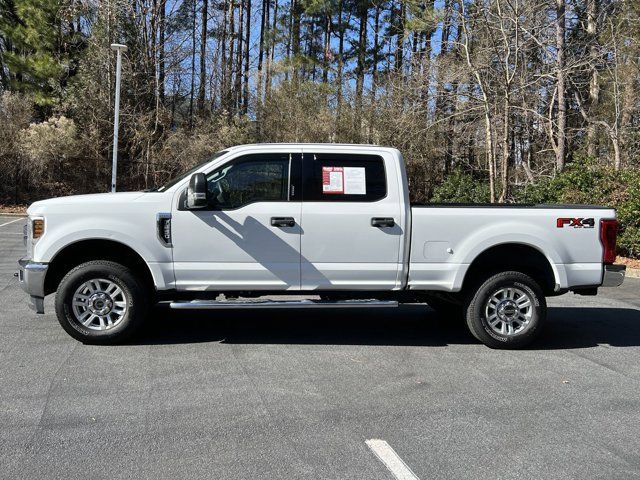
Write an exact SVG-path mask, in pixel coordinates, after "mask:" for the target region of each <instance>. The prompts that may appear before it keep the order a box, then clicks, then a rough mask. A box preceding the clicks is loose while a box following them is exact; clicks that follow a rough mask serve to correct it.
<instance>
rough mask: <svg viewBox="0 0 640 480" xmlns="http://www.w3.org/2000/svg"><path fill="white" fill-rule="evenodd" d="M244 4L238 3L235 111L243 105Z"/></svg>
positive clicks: (242, 1) (234, 89)
mask: <svg viewBox="0 0 640 480" xmlns="http://www.w3.org/2000/svg"><path fill="white" fill-rule="evenodd" d="M244 4H245V1H244V0H241V1H240V3H239V4H238V10H239V12H238V35H237V39H236V45H237V47H236V50H237V51H236V67H235V70H236V81H235V84H234V88H233V109H234V113H237V112H239V111H240V105H242V61H243V60H244V50H243V48H244V45H243V42H244V32H243V30H244Z"/></svg>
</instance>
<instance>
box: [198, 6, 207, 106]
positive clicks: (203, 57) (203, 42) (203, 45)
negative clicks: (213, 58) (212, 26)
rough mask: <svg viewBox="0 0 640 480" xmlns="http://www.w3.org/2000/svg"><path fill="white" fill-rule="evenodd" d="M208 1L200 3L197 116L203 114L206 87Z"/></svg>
mask: <svg viewBox="0 0 640 480" xmlns="http://www.w3.org/2000/svg"><path fill="white" fill-rule="evenodd" d="M208 7H209V0H204V1H203V2H202V29H201V37H200V85H199V87H198V103H197V110H198V114H199V115H202V114H203V113H204V101H205V88H206V85H207V24H208V23H209V13H208Z"/></svg>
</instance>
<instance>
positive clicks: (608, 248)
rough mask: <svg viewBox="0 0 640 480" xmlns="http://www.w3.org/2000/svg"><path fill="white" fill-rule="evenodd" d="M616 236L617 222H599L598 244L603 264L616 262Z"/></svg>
mask: <svg viewBox="0 0 640 480" xmlns="http://www.w3.org/2000/svg"><path fill="white" fill-rule="evenodd" d="M617 234H618V221H617V220H600V242H601V243H602V261H603V263H613V262H615V261H616V236H617Z"/></svg>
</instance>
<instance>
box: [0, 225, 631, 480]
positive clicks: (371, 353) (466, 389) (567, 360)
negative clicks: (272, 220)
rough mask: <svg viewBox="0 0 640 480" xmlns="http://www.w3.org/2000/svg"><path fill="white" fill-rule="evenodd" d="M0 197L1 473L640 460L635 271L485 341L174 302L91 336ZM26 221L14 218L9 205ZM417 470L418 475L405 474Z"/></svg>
mask: <svg viewBox="0 0 640 480" xmlns="http://www.w3.org/2000/svg"><path fill="white" fill-rule="evenodd" d="M14 220H16V218H15V217H1V216H0V477H1V478H29V479H33V478H65V479H72V478H81V479H85V478H92V479H94V478H109V479H113V478H216V479H247V478H264V479H297V478H305V479H307V478H317V479H393V478H394V477H393V475H392V474H391V473H390V472H389V471H388V470H387V469H386V468H385V465H384V464H383V463H382V462H381V461H380V459H379V458H378V457H377V456H376V455H375V454H374V453H373V452H372V451H371V450H370V449H369V447H368V446H367V444H366V443H365V442H366V441H367V440H370V439H381V440H384V441H386V442H387V443H388V444H389V445H390V446H391V447H392V448H393V449H394V450H395V452H397V454H398V455H399V456H400V457H401V458H402V460H403V461H404V462H405V463H406V465H407V466H408V467H409V468H410V469H411V470H412V471H413V474H414V477H417V478H420V479H421V480H427V479H434V478H457V479H458V478H459V479H462V478H469V479H479V478H491V479H493V478H508V479H512V478H531V479H541V478H559V479H560V478H562V479H567V478H572V479H573V478H575V479H581V480H582V479H588V478H608V479H615V478H619V479H629V478H640V453H639V452H640V280H637V279H627V280H626V282H625V284H624V285H623V286H622V287H620V288H618V289H602V290H601V295H599V296H597V297H580V296H575V295H573V294H569V295H565V296H563V297H559V298H555V299H551V300H550V302H549V303H550V305H551V308H550V317H549V322H548V324H547V327H546V329H545V331H544V333H543V336H542V338H541V339H540V340H539V341H538V342H537V343H536V344H535V345H534V346H533V347H532V348H530V349H528V350H525V351H496V350H490V349H488V348H486V347H484V346H482V345H480V344H479V343H477V342H476V341H474V340H473V339H472V338H471V337H470V336H469V335H468V334H467V333H466V331H465V330H464V329H462V328H460V327H459V326H457V325H455V323H453V322H447V321H446V319H440V318H439V317H438V316H437V315H436V314H435V312H433V311H432V310H430V309H429V308H427V307H422V306H406V307H402V308H399V309H392V310H386V309H385V310H381V309H377V310H366V309H362V310H357V311H356V310H348V311H343V312H341V311H335V310H331V311H326V312H320V311H314V312H313V313H312V314H311V313H309V312H308V311H304V310H299V311H275V310H269V311H264V312H255V311H253V312H247V313H238V311H229V312H216V313H215V314H203V313H198V314H193V313H179V314H178V313H175V312H168V311H165V310H162V309H158V310H156V311H155V312H154V314H153V317H152V319H151V320H150V322H149V324H148V326H147V329H146V331H145V333H144V335H142V336H141V337H140V338H138V339H137V340H136V341H135V342H134V343H132V344H130V345H125V346H115V347H97V346H87V345H83V344H81V343H78V342H76V341H75V340H73V339H72V338H71V337H69V336H67V334H66V333H65V332H64V331H63V330H62V328H61V327H60V326H59V325H58V323H57V320H56V319H55V315H54V313H53V305H52V298H48V299H47V302H46V304H45V306H46V311H47V313H46V314H45V315H40V316H38V315H35V314H34V313H32V312H31V311H30V310H29V309H28V307H27V298H26V295H25V294H24V293H23V292H22V290H20V288H19V286H18V283H17V279H15V278H14V277H13V272H14V271H15V269H16V268H15V266H16V260H17V259H18V258H19V257H20V256H22V254H23V249H24V247H23V246H22V237H21V232H22V224H23V220H18V221H14ZM7 222H13V223H7ZM405 478H411V477H405Z"/></svg>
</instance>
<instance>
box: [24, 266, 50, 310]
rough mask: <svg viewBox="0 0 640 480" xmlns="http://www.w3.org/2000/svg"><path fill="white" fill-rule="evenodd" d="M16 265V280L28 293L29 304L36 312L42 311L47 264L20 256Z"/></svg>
mask: <svg viewBox="0 0 640 480" xmlns="http://www.w3.org/2000/svg"><path fill="white" fill-rule="evenodd" d="M18 266H19V270H18V280H19V281H20V286H21V287H22V289H23V290H24V291H25V292H27V293H28V294H29V297H30V304H29V306H30V307H31V309H32V310H35V312H36V313H44V278H45V276H46V275H47V269H48V268H49V265H48V264H46V263H38V262H32V261H31V260H29V259H26V258H22V259H20V260H19V261H18Z"/></svg>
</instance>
